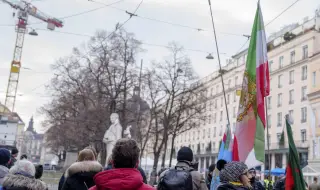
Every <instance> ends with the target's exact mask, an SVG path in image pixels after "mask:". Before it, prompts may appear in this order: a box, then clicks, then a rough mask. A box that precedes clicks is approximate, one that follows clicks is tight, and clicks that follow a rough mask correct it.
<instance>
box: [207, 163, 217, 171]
mask: <svg viewBox="0 0 320 190" xmlns="http://www.w3.org/2000/svg"><path fill="white" fill-rule="evenodd" d="M215 168H216V165H215V164H211V165H210V166H209V168H208V170H209V172H212V171H213V170H214V169H215Z"/></svg>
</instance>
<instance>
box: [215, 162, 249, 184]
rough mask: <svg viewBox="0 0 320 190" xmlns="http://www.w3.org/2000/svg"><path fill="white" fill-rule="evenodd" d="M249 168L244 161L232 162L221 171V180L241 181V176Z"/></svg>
mask: <svg viewBox="0 0 320 190" xmlns="http://www.w3.org/2000/svg"><path fill="white" fill-rule="evenodd" d="M246 170H248V167H247V165H246V164H245V163H243V162H230V163H228V164H226V165H225V166H224V169H222V170H221V171H220V180H221V181H222V182H240V179H239V178H240V176H241V175H242V174H243V173H244V172H245V171H246Z"/></svg>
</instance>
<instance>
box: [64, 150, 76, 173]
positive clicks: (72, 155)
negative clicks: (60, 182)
mask: <svg viewBox="0 0 320 190" xmlns="http://www.w3.org/2000/svg"><path fill="white" fill-rule="evenodd" d="M77 159H78V152H77V151H70V152H67V155H66V160H65V162H64V165H63V169H67V168H69V166H71V164H73V163H75V162H76V161H77Z"/></svg>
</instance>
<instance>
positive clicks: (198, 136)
mask: <svg viewBox="0 0 320 190" xmlns="http://www.w3.org/2000/svg"><path fill="white" fill-rule="evenodd" d="M199 138H200V130H198V139H199Z"/></svg>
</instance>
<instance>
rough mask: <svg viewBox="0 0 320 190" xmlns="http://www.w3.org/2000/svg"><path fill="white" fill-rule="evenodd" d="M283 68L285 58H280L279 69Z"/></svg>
mask: <svg viewBox="0 0 320 190" xmlns="http://www.w3.org/2000/svg"><path fill="white" fill-rule="evenodd" d="M282 67H283V56H281V57H279V69H281V68H282Z"/></svg>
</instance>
